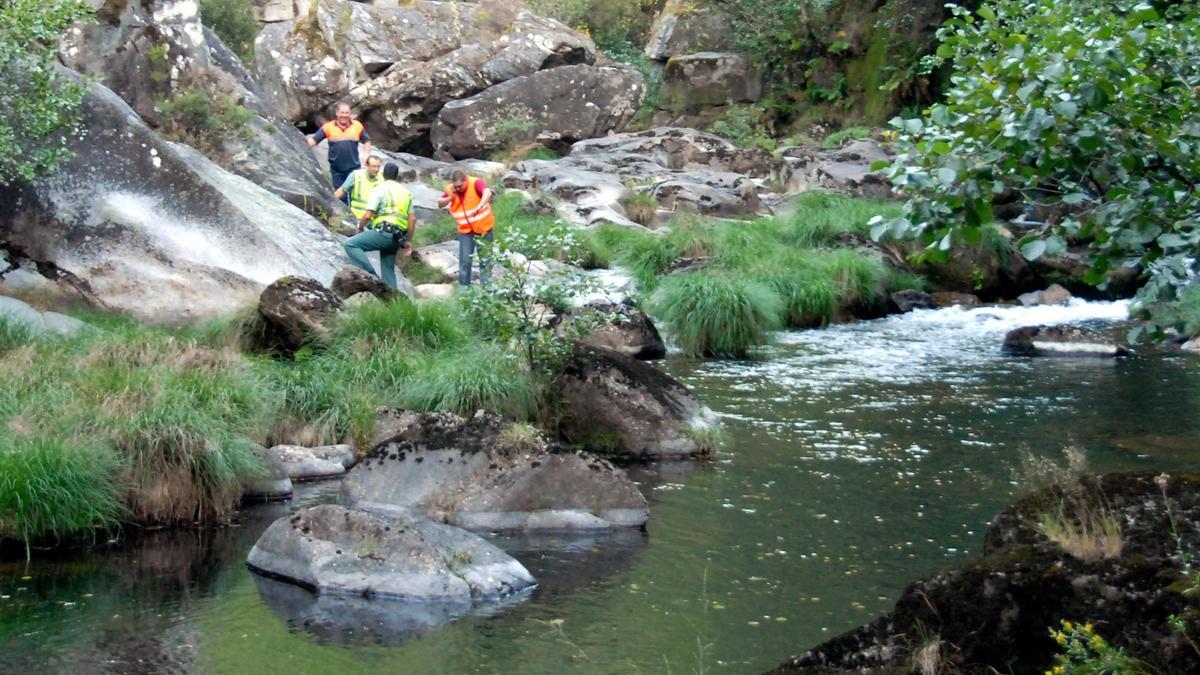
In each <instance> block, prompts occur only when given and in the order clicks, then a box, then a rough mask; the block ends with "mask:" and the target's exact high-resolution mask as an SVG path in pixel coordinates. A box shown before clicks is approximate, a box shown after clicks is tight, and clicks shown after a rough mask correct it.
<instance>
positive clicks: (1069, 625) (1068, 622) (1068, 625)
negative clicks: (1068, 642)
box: [1062, 619, 1074, 630]
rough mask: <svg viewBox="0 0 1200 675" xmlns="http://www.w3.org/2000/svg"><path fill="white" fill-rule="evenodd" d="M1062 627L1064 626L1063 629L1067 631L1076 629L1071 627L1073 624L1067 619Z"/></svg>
mask: <svg viewBox="0 0 1200 675" xmlns="http://www.w3.org/2000/svg"><path fill="white" fill-rule="evenodd" d="M1062 625H1063V628H1066V629H1067V630H1072V629H1074V626H1072V625H1071V622H1070V621H1067V620H1066V619H1064V620H1063V622H1062Z"/></svg>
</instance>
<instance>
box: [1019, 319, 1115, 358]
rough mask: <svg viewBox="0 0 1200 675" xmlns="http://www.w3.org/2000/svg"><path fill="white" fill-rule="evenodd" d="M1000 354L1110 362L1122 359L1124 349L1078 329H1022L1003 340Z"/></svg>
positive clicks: (1045, 327)
mask: <svg viewBox="0 0 1200 675" xmlns="http://www.w3.org/2000/svg"><path fill="white" fill-rule="evenodd" d="M1004 353H1005V354H1008V355H1009V356H1067V357H1091V358H1112V357H1114V356H1125V355H1127V354H1128V353H1129V350H1128V349H1127V348H1126V347H1125V346H1124V345H1119V344H1114V343H1113V342H1111V341H1106V340H1103V339H1098V338H1096V337H1093V336H1090V335H1088V334H1087V333H1085V332H1083V331H1082V330H1080V329H1078V328H1071V327H1062V326H1022V327H1020V328H1015V329H1013V330H1010V331H1009V332H1008V333H1007V334H1006V335H1005V336H1004Z"/></svg>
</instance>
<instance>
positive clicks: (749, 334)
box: [650, 272, 783, 358]
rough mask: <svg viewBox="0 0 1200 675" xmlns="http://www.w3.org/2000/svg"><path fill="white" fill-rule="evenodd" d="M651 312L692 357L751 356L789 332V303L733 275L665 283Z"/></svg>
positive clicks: (693, 275) (694, 275)
mask: <svg viewBox="0 0 1200 675" xmlns="http://www.w3.org/2000/svg"><path fill="white" fill-rule="evenodd" d="M650 308H651V311H652V312H653V313H654V314H656V315H657V316H659V317H661V318H662V319H663V321H665V322H666V326H667V330H668V332H669V334H670V335H671V336H672V337H673V338H674V340H675V342H676V343H678V344H679V346H680V348H681V349H683V351H684V352H685V353H687V354H690V355H693V356H716V357H721V358H742V357H745V356H746V354H747V353H748V352H749V350H750V348H751V347H754V346H756V345H761V344H764V343H765V342H766V340H767V334H768V333H769V332H770V331H773V330H778V329H780V328H782V327H783V303H782V302H781V301H780V298H779V295H778V294H777V293H775V292H774V291H773V290H772V289H771V288H770V287H769V286H767V285H765V284H762V283H759V282H757V281H753V280H749V279H746V278H743V277H739V276H736V275H732V274H714V273H709V272H687V273H684V274H677V275H672V276H670V277H668V278H667V279H665V280H664V281H663V283H662V285H661V286H660V287H659V289H658V290H657V291H656V292H655V294H654V295H653V296H652V297H651V301H650Z"/></svg>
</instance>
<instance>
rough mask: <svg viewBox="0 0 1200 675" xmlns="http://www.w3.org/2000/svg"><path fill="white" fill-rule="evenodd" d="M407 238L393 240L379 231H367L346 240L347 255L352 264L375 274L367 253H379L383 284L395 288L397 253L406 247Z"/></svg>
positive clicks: (405, 234) (401, 237)
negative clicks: (402, 247)
mask: <svg viewBox="0 0 1200 675" xmlns="http://www.w3.org/2000/svg"><path fill="white" fill-rule="evenodd" d="M407 238H408V233H404V234H402V235H400V236H399V237H397V238H393V237H392V235H390V234H384V233H383V232H380V231H379V230H365V231H363V232H359V233H358V234H356V235H354V236H353V237H350V238H349V239H347V240H346V244H345V247H346V255H348V256H350V262H352V263H354V264H355V265H356V266H358V267H359V268H360V269H364V270H366V271H368V272H370V273H371V274H375V268H373V267H371V261H370V260H368V259H367V252H368V251H379V266H380V267H382V268H383V269H381V270H380V272H382V273H383V274H382V277H383V283H385V284H387V285H388V286H391V287H392V288H395V287H396V253H397V252H399V251H400V247H401V246H403V245H404V241H405V239H407Z"/></svg>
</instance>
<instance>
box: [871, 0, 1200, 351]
mask: <svg viewBox="0 0 1200 675" xmlns="http://www.w3.org/2000/svg"><path fill="white" fill-rule="evenodd" d="M1163 4H1164V5H1169V4H1170V3H1163ZM952 13H953V16H952V18H951V19H950V20H948V21H947V22H946V24H945V25H944V27H943V28H942V30H941V32H940V34H939V37H940V38H941V40H942V44H941V46H940V47H939V49H938V52H937V58H938V59H942V60H946V61H949V62H950V64H951V65H952V66H953V70H954V75H953V76H952V79H951V87H950V89H949V91H948V92H947V95H946V102H945V103H944V104H940V105H935V106H932V107H931V108H930V109H928V110H927V111H926V114H925V115H924V116H923V117H922V118H920V119H899V118H897V119H894V120H893V121H892V125H893V126H894V127H896V129H897V134H898V139H897V147H898V149H899V150H900V154H899V155H898V157H897V159H896V161H895V163H894V164H893V165H892V166H891V167H890V168H889V169H888V171H889V175H890V177H891V179H892V181H893V183H894V184H895V185H896V186H897V187H898V188H899V189H900V190H901V191H902V192H904V193H905V194H907V195H908V196H910V197H911V200H910V201H909V202H908V204H907V206H906V208H905V212H904V214H903V216H901V217H899V218H895V219H891V220H885V219H877V220H876V221H874V223H873V229H872V235H873V236H874V237H876V238H878V237H881V236H886V235H891V236H913V237H919V238H920V239H921V240H923V241H924V242H925V243H926V244H927V246H928V251H930V254H931V255H933V256H935V257H936V256H939V255H945V254H946V252H948V251H949V249H950V248H951V247H952V246H953V245H955V244H956V243H961V242H964V241H965V242H968V243H978V241H979V239H980V237H981V236H982V233H983V231H984V226H985V225H987V224H988V223H990V222H992V220H993V204H995V203H996V202H997V201H998V200H999V199H1001V198H1002V197H1004V198H1007V197H1010V196H1011V195H1013V194H1016V195H1017V196H1019V198H1021V199H1023V200H1025V202H1026V203H1028V204H1029V205H1030V206H1031V207H1034V206H1036V207H1038V208H1039V209H1040V210H1042V211H1043V212H1047V213H1050V214H1058V215H1057V216H1054V217H1050V218H1047V219H1046V221H1047V222H1046V223H1045V224H1044V225H1043V226H1041V227H1040V228H1039V229H1036V230H1035V231H1032V232H1030V233H1028V234H1027V235H1026V236H1024V237H1023V238H1022V239H1021V242H1020V243H1021V251H1022V253H1023V254H1024V255H1025V256H1026V257H1027V258H1030V259H1035V258H1038V257H1040V256H1043V255H1046V256H1057V255H1060V254H1062V253H1063V252H1065V250H1066V248H1067V245H1068V244H1070V243H1074V242H1088V243H1089V244H1090V246H1091V251H1092V254H1091V264H1092V270H1091V272H1090V274H1089V276H1088V281H1090V282H1091V283H1095V284H1100V285H1102V284H1103V283H1104V279H1105V275H1106V273H1107V272H1108V271H1109V270H1110V269H1113V268H1117V267H1119V266H1129V267H1137V266H1140V267H1141V268H1142V269H1144V270H1145V271H1146V278H1147V282H1146V284H1145V286H1144V287H1143V288H1142V290H1141V291H1140V292H1139V299H1138V303H1137V304H1136V307H1137V309H1138V311H1139V312H1140V313H1141V314H1142V316H1143V317H1144V318H1150V319H1153V318H1154V317H1155V316H1157V315H1159V314H1158V312H1157V310H1158V309H1159V308H1160V307H1161V306H1162V304H1163V303H1165V302H1169V301H1171V300H1172V299H1173V298H1175V297H1176V295H1177V293H1178V292H1179V290H1180V289H1182V288H1186V287H1187V286H1189V285H1191V284H1193V283H1195V281H1194V280H1195V273H1196V267H1197V262H1196V254H1197V252H1198V251H1200V186H1198V181H1200V10H1197V8H1196V6H1195V4H1194V3H1181V4H1177V5H1175V6H1168V7H1166V8H1165V9H1160V8H1155V7H1154V6H1153V5H1151V4H1148V3H1145V2H1134V1H1132V0H1115V1H1110V2H1104V3H1093V2H1083V1H1082V0H1080V1H1078V2H1071V1H1064V0H993V1H992V2H990V3H988V4H987V5H984V6H983V7H981V8H979V9H978V10H977V11H975V12H971V11H969V10H966V9H964V8H962V7H957V6H956V7H952ZM1152 327H1153V330H1154V332H1155V333H1156V334H1161V329H1162V328H1164V327H1165V326H1163V325H1153V326H1152Z"/></svg>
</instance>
